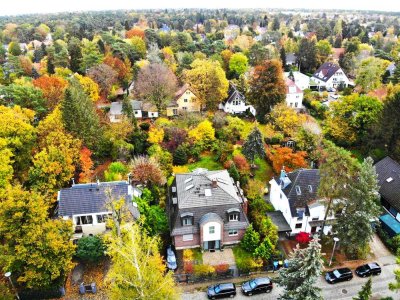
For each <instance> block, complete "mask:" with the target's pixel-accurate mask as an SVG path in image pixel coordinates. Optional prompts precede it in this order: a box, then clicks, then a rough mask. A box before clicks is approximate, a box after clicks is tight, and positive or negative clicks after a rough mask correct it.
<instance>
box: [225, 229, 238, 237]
mask: <svg viewBox="0 0 400 300" xmlns="http://www.w3.org/2000/svg"><path fill="white" fill-rule="evenodd" d="M238 234H239V233H238V231H237V229H229V231H228V235H229V236H237V235H238Z"/></svg>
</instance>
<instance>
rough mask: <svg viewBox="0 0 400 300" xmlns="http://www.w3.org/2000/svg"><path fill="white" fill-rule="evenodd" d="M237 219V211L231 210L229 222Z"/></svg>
mask: <svg viewBox="0 0 400 300" xmlns="http://www.w3.org/2000/svg"><path fill="white" fill-rule="evenodd" d="M235 221H239V213H238V212H233V213H230V214H229V222H235Z"/></svg>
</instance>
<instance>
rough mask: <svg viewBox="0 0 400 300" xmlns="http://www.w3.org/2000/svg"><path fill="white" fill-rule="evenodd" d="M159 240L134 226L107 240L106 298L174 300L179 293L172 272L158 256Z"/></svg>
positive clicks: (125, 227)
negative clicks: (109, 258) (108, 263)
mask: <svg viewBox="0 0 400 300" xmlns="http://www.w3.org/2000/svg"><path fill="white" fill-rule="evenodd" d="M159 248H160V239H159V238H158V237H150V236H148V235H147V234H146V231H144V230H143V229H142V228H141V227H140V225H139V224H138V223H135V224H132V225H126V226H124V227H123V228H122V230H121V236H120V237H112V238H110V241H109V245H108V255H109V256H110V257H111V261H112V264H111V269H110V271H109V273H108V274H107V279H106V280H107V282H108V283H109V285H110V287H109V289H108V293H109V296H110V299H112V300H114V299H115V300H119V299H143V300H144V299H154V300H175V299H178V298H179V291H178V288H177V286H176V283H175V281H174V278H173V274H172V272H166V266H165V263H164V261H163V258H162V257H161V255H160V253H159V250H158V249H159Z"/></svg>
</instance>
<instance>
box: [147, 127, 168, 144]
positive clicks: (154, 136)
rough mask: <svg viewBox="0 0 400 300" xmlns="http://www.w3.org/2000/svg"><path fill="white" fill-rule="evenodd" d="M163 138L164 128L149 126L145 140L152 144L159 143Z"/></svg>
mask: <svg viewBox="0 0 400 300" xmlns="http://www.w3.org/2000/svg"><path fill="white" fill-rule="evenodd" d="M163 139H164V129H162V128H157V127H151V128H150V130H149V137H148V139H147V141H149V142H150V143H152V144H159V143H161V142H162V141H163Z"/></svg>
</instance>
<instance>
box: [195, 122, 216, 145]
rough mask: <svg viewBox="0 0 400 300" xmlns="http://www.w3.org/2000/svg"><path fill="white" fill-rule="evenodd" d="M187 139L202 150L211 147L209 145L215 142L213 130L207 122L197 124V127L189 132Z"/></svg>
mask: <svg viewBox="0 0 400 300" xmlns="http://www.w3.org/2000/svg"><path fill="white" fill-rule="evenodd" d="M189 138H191V139H193V140H194V141H195V143H196V144H198V145H200V146H201V148H203V149H205V148H207V147H209V146H211V143H212V142H213V141H215V130H214V128H213V126H212V123H211V122H210V121H209V120H204V121H203V122H201V123H199V125H197V127H195V128H193V129H192V130H190V131H189Z"/></svg>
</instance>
